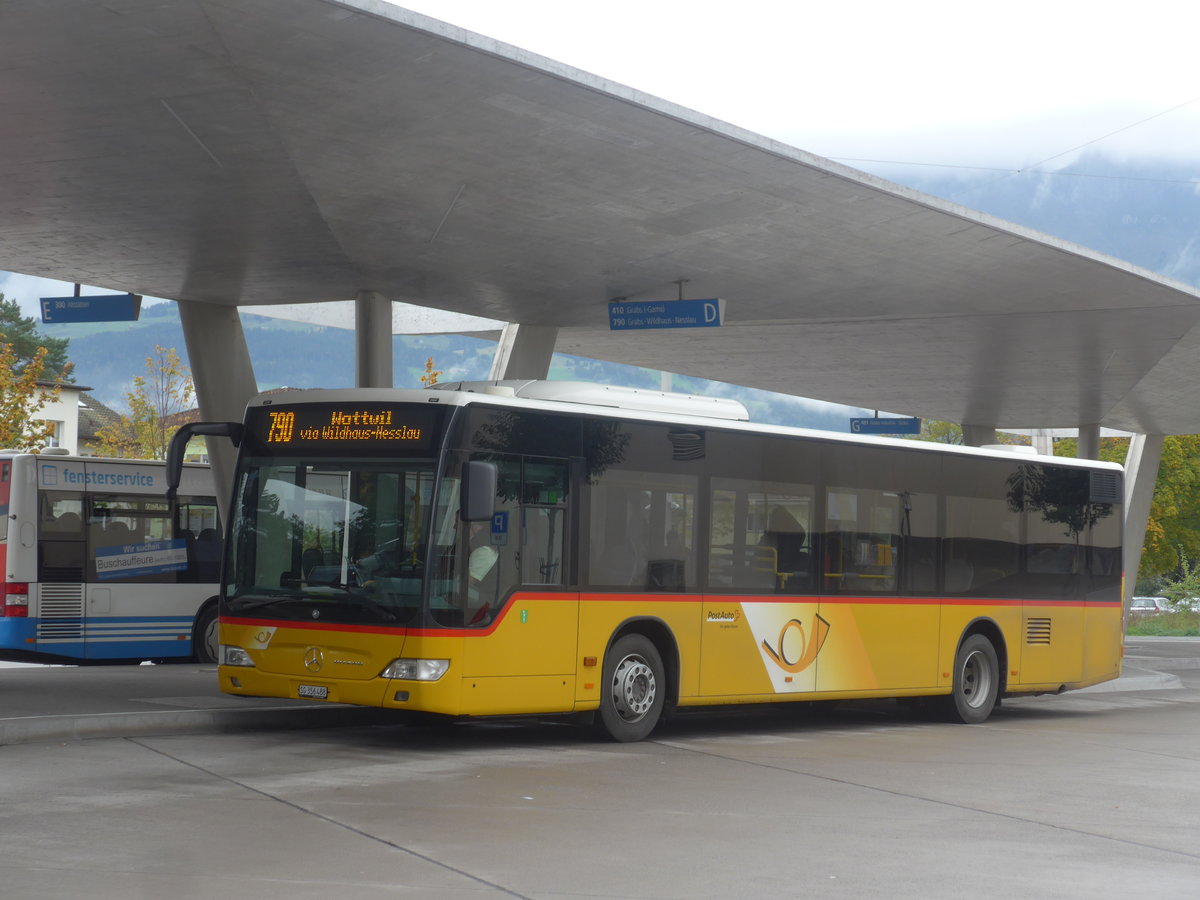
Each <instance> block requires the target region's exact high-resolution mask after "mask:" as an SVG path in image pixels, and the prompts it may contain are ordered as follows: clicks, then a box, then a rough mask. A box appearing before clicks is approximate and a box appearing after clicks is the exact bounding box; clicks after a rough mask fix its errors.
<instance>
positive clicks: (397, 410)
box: [246, 402, 442, 453]
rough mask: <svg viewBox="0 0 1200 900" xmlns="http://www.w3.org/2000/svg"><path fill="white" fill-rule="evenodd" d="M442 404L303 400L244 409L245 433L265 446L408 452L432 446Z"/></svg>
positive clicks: (272, 449)
mask: <svg viewBox="0 0 1200 900" xmlns="http://www.w3.org/2000/svg"><path fill="white" fill-rule="evenodd" d="M441 412H442V411H441V409H431V408H428V407H424V406H410V405H401V404H380V403H353V402H351V403H305V404H298V405H294V406H287V405H279V406H275V405H272V406H261V407H254V408H253V409H250V410H248V411H247V414H246V426H247V433H248V435H249V436H250V437H251V439H253V440H255V441H256V442H257V443H259V444H260V445H262V446H263V449H264V450H266V451H268V452H281V451H288V452H291V451H299V452H309V451H318V450H319V451H321V452H337V453H344V452H351V453H355V452H358V451H357V450H356V449H355V448H358V449H359V450H361V451H363V452H376V451H378V450H379V449H389V448H390V449H395V450H397V451H398V452H411V451H412V450H414V449H417V450H428V449H432V448H433V447H435V446H436V439H437V434H438V432H439V431H440V429H441V421H442V415H441Z"/></svg>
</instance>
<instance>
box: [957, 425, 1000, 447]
mask: <svg viewBox="0 0 1200 900" xmlns="http://www.w3.org/2000/svg"><path fill="white" fill-rule="evenodd" d="M962 431H963V443H964V444H966V445H967V446H968V447H982V446H983V445H984V444H994V443H996V426H995V425H963V426H962Z"/></svg>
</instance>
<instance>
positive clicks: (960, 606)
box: [937, 600, 1024, 690]
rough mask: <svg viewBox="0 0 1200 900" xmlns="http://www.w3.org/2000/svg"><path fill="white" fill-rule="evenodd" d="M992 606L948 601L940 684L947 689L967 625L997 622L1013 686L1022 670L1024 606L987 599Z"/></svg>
mask: <svg viewBox="0 0 1200 900" xmlns="http://www.w3.org/2000/svg"><path fill="white" fill-rule="evenodd" d="M985 603H987V604H988V605H975V604H973V603H971V602H970V601H965V600H945V601H943V604H942V626H941V641H940V643H939V644H938V673H937V674H938V685H939V687H943V688H946V689H947V690H949V689H950V687H951V686H952V685H953V684H954V656H955V654H956V653H957V652H958V645H959V643H960V642H961V641H962V636H963V632H964V631H966V629H967V626H969V625H970V624H971V623H973V622H976V621H980V620H982V621H988V622H994V623H996V625H998V626H999V627H1000V632H1001V636H1002V637H1003V639H1004V645H1005V646H1004V647H1003V648H1001V647H997V648H996V651H997V653H1000V654H1001V655H1002V656H1003V653H1004V651H1007V654H1008V669H1007V672H1004V673H1001V674H1002V675H1003V678H1004V680H1005V681H1006V682H1008V684H1009V685H1010V686H1011V685H1012V683H1013V681H1014V680H1015V678H1016V677H1017V676H1015V675H1014V674H1013V673H1014V672H1016V673H1019V672H1020V665H1021V651H1022V647H1023V644H1024V642H1023V641H1022V640H1021V639H1020V635H1021V606H1020V604H1019V603H1007V604H1000V603H997V602H996V601H995V600H992V601H990V602H988V601H985Z"/></svg>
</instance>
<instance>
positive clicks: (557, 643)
mask: <svg viewBox="0 0 1200 900" xmlns="http://www.w3.org/2000/svg"><path fill="white" fill-rule="evenodd" d="M578 632H579V595H578V594H571V593H561V594H560V593H554V594H550V593H519V592H518V593H516V594H514V595H513V596H512V597H511V598H510V599H509V601H508V603H507V604H506V606H505V608H504V609H503V610H502V612H501V614H500V616H499V617H498V618H497V620H496V622H495V623H494V625H493V627H492V628H491V629H489V630H488V631H486V632H479V633H474V634H473V633H471V632H470V631H468V633H467V634H466V636H465V637H464V638H463V653H462V664H461V667H460V668H459V670H458V671H459V676H460V677H461V678H462V680H463V704H464V712H466V713H467V714H469V715H511V714H516V713H532V712H567V711H569V710H570V709H571V708H572V707H573V705H574V702H575V671H576V653H575V650H576V647H577V646H578V642H579V641H578V637H579V634H578ZM497 672H503V673H504V674H503V675H495V674H493V673H497Z"/></svg>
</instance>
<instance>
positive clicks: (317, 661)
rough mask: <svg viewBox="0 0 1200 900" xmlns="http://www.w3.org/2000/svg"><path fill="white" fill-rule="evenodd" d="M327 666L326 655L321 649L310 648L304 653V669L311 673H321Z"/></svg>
mask: <svg viewBox="0 0 1200 900" xmlns="http://www.w3.org/2000/svg"><path fill="white" fill-rule="evenodd" d="M323 665H325V654H324V653H322V652H321V648H320V647H309V648H308V649H307V650H305V651H304V668H306V669H308V671H310V672H320V671H321V666H323Z"/></svg>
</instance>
